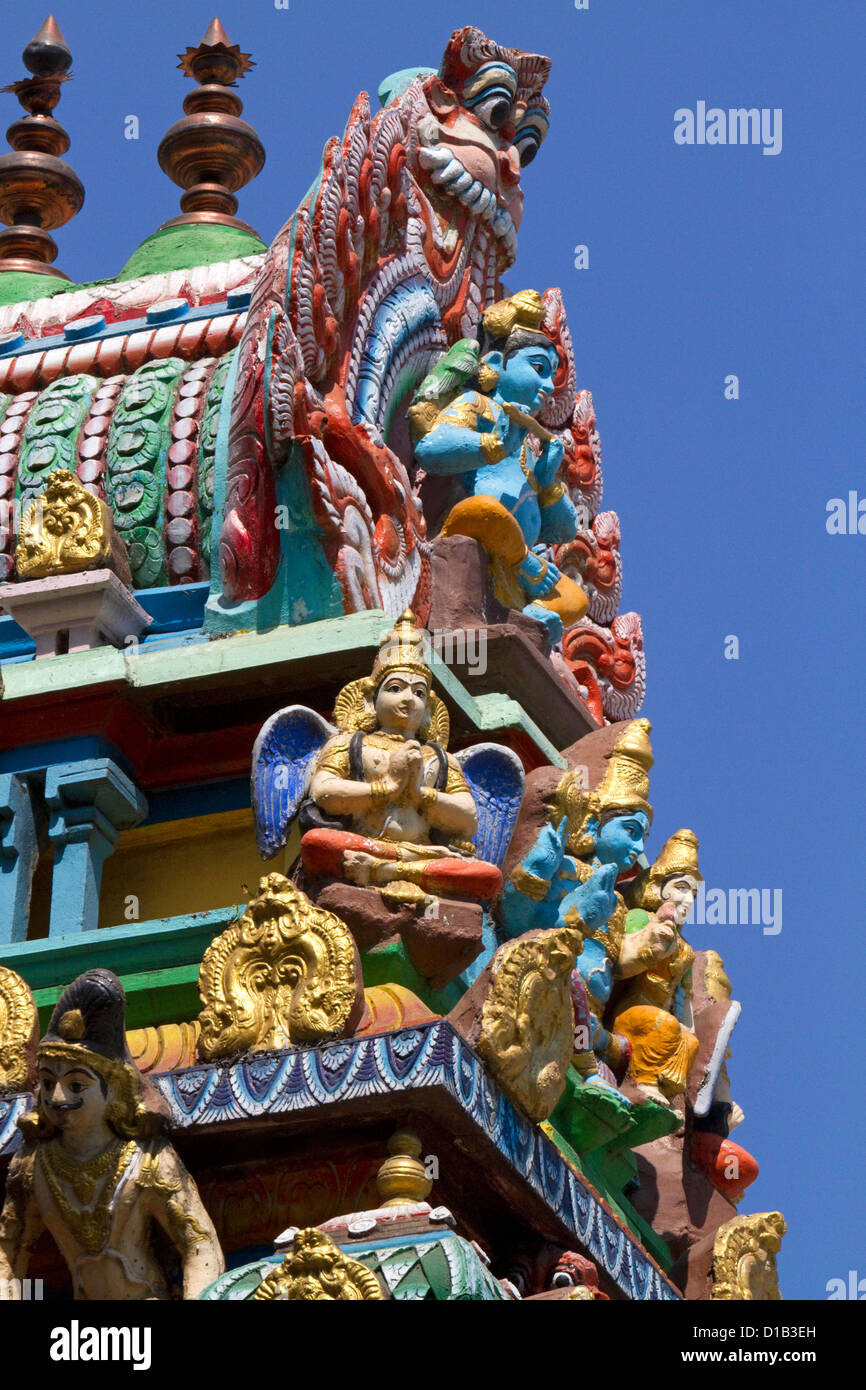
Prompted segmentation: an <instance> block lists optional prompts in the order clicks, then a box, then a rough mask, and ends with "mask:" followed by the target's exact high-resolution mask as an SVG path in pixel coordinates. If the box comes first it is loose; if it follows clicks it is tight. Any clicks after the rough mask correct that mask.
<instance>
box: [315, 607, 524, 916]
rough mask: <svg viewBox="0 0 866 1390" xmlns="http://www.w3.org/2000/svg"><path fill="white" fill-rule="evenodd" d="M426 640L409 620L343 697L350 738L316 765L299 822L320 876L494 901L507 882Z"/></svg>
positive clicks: (406, 896)
mask: <svg viewBox="0 0 866 1390" xmlns="http://www.w3.org/2000/svg"><path fill="white" fill-rule="evenodd" d="M423 642H424V636H423V633H422V632H420V631H419V630H418V629H417V628H416V627H415V622H414V618H413V615H412V613H411V612H409V611H407V612H406V613H404V614H403V617H402V618H401V619H400V621H399V622H398V623H397V625H396V626H395V627H394V628H393V629H392V631H391V632H389V633H388V635H387V637H386V638H385V641H384V643H383V645H382V647H381V649H380V651H379V654H378V656H377V658H376V662H375V665H374V667H373V672H372V675H371V677H369V678H368V679H365V680H359V681H352V682H351V684H350V685H347V686H345V687H344V689H343V690H342V691H341V692H340V695H339V696H338V698H337V704H336V707H335V711H334V718H335V721H336V723H337V726H338V728H339V730H340V732H339V733H337V734H336V735H335V736H334V737H332V738H329V739H328V741H327V742H326V743H325V745H324V747H323V748H322V749H321V751H320V752H319V753H318V755H317V756H316V759H315V761H314V763H313V771H312V776H311V778H310V784H309V798H308V800H307V801H306V802H305V803H304V804H302V807H301V813H300V819H301V826H302V828H304V827H308V828H306V831H305V833H304V835H303V837H302V839H301V859H302V862H303V864H304V867H305V868H306V869H307V870H308V871H309V872H310V873H311V874H314V875H328V876H332V877H335V878H343V879H346V880H347V881H348V882H350V883H355V884H359V885H361V886H370V887H373V888H378V889H380V890H381V891H382V892H383V895H384V896H385V897H391V898H393V899H395V900H399V901H403V902H411V901H420V900H422V899H424V898H425V897H428V896H430V897H436V896H442V897H458V898H459V897H463V898H472V899H477V900H483V899H488V898H491V897H493V896H495V895H496V894H497V893H498V892H499V890H500V888H501V887H502V875H501V873H500V871H499V869H498V868H497V867H496V866H495V864H489V863H487V862H485V861H484V860H483V859H479V858H478V857H477V855H476V853H475V849H474V847H473V844H472V838H471V837H472V836H473V835H474V834H475V831H476V828H477V815H476V810H475V802H474V800H473V796H472V792H471V791H470V788H469V784H468V783H467V781H466V778H465V777H464V775H463V772H462V770H461V768H460V765H459V763H458V762H457V760H456V759H455V758H453V757H452V756H451V755H450V754H448V753H447V752H446V751H445V746H446V745H447V741H448V714H447V710H446V709H445V706H444V704H443V703H442V701H441V700H440V699H439V697H438V696H437V695H436V694H435V693H434V691H433V689H432V683H433V677H432V673H431V671H430V669H429V667H428V666H427V664H426V662H425V660H424V646H423Z"/></svg>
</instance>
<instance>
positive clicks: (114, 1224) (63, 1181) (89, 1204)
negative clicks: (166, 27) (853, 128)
mask: <svg viewBox="0 0 866 1390" xmlns="http://www.w3.org/2000/svg"><path fill="white" fill-rule="evenodd" d="M125 1012H126V999H125V996H124V993H123V988H122V986H121V983H120V981H119V980H118V979H117V977H116V976H115V975H112V973H111V971H109V970H89V971H87V973H86V974H84V975H80V976H79V977H78V979H77V980H75V981H74V982H73V983H72V984H71V985H70V986H69V988H68V989H66V990H65V991H64V993H63V994H62V995H61V997H60V999H59V1001H58V1003H57V1006H56V1008H55V1010H54V1013H53V1014H52V1017H51V1022H50V1024H49V1026H48V1032H47V1033H46V1034H45V1036H44V1038H43V1039H42V1041H41V1043H40V1045H39V1052H38V1055H37V1078H38V1080H37V1090H36V1111H35V1112H34V1113H32V1114H29V1115H24V1116H22V1118H21V1119H20V1120H19V1122H18V1125H19V1128H20V1129H21V1131H22V1133H23V1135H24V1139H25V1143H24V1145H23V1147H22V1148H21V1149H19V1150H18V1152H17V1153H16V1154H15V1156H14V1158H13V1159H12V1162H11V1164H10V1167H9V1175H8V1178H7V1182H6V1202H5V1205H4V1207H3V1212H2V1215H0V1291H2V1289H3V1288H6V1289H7V1290H10V1289H11V1290H13V1291H14V1289H15V1287H16V1284H15V1282H14V1281H16V1280H21V1279H23V1278H25V1276H26V1273H27V1265H28V1262H29V1257H30V1251H31V1249H32V1247H33V1244H34V1242H35V1241H36V1239H37V1238H38V1236H39V1235H40V1233H41V1231H42V1230H43V1228H47V1229H48V1231H50V1233H51V1235H52V1236H53V1237H54V1240H55V1241H56V1243H57V1246H58V1248H59V1250H60V1253H61V1254H62V1256H63V1258H64V1260H65V1261H66V1263H67V1265H68V1266H69V1271H70V1274H71V1275H72V1284H73V1291H74V1297H75V1298H76V1299H84V1300H105V1299H123V1300H133V1301H134V1300H142V1299H168V1298H170V1297H171V1296H172V1295H171V1292H170V1286H169V1279H168V1277H167V1270H166V1268H165V1267H164V1264H163V1259H162V1257H161V1256H160V1254H159V1253H158V1247H157V1245H156V1244H155V1243H154V1241H153V1234H154V1229H153V1228H154V1226H159V1227H161V1228H162V1230H163V1231H164V1233H165V1235H166V1236H167V1237H168V1241H169V1242H170V1244H172V1245H174V1247H175V1248H176V1250H177V1252H178V1255H179V1257H180V1263H181V1266H182V1275H183V1297H184V1298H185V1299H192V1298H197V1297H198V1295H199V1293H200V1292H201V1290H202V1289H203V1288H205V1286H206V1285H207V1284H209V1283H210V1282H211V1280H212V1279H214V1278H216V1276H217V1275H218V1274H220V1273H222V1271H223V1269H224V1267H225V1265H224V1261H223V1256H222V1251H221V1250H220V1247H219V1242H218V1240H217V1235H216V1231H215V1230H214V1227H213V1224H212V1222H211V1220H210V1217H209V1216H208V1214H207V1212H206V1211H205V1209H204V1206H203V1205H202V1201H201V1198H200V1197H199V1194H198V1190H197V1188H196V1185H195V1183H194V1182H193V1180H192V1178H191V1177H190V1175H189V1173H188V1172H187V1171H186V1169H185V1168H184V1166H183V1164H182V1163H181V1161H180V1159H179V1158H178V1156H177V1154H176V1153H175V1151H174V1149H173V1148H172V1147H171V1145H170V1144H169V1142H168V1140H167V1138H166V1137H165V1135H164V1134H163V1132H162V1131H163V1129H164V1121H163V1119H162V1116H160V1115H159V1114H157V1113H154V1112H152V1111H150V1110H148V1109H147V1108H146V1107H145V1105H144V1104H143V1103H142V1081H141V1076H140V1075H139V1072H138V1070H137V1068H136V1067H135V1064H134V1063H133V1061H132V1058H131V1057H130V1054H129V1050H128V1048H127V1045H126V1034H125V1031H124V1016H125ZM0 1296H2V1292H0ZM9 1296H10V1297H13V1296H14V1293H11V1294H9Z"/></svg>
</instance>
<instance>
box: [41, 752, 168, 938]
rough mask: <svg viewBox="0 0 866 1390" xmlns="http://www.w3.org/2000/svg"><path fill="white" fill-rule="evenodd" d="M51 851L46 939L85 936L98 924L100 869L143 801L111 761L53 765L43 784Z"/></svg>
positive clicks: (140, 814)
mask: <svg viewBox="0 0 866 1390" xmlns="http://www.w3.org/2000/svg"><path fill="white" fill-rule="evenodd" d="M45 805H46V808H47V810H48V814H49V822H48V838H49V839H50V840H51V842H52V844H53V845H54V872H53V875H52V881H51V922H50V926H49V936H62V935H67V934H68V932H69V930H70V929H71V930H72V931H88V930H90V929H91V928H95V927H96V923H97V921H98V919H99V889H100V884H101V881H102V866H103V864H104V862H105V860H106V859H107V858H108V856H109V855H110V854H111V852H112V850H113V849H114V846H115V845H116V843H117V840H118V836H119V835H120V832H121V830H129V829H130V828H131V827H132V826H134V825H138V823H139V821H141V820H143V819H144V817H145V815H146V814H147V801H146V800H145V798H144V797H143V796H142V794H141V792H140V791H139V790H138V788H137V787H136V786H135V783H134V782H132V781H131V780H130V779H129V778H128V777H127V776H126V773H125V772H123V771H122V770H121V769H120V768H119V767H118V766H117V764H116V763H115V762H114V761H113V760H112V759H111V758H88V759H86V760H85V761H84V762H72V763H55V764H53V765H52V766H51V767H49V768H48V771H47V776H46V779H45Z"/></svg>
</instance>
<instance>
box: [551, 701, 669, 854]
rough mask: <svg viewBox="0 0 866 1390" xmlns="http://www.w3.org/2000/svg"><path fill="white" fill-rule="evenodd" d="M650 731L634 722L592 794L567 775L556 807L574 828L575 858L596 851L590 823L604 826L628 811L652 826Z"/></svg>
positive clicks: (643, 721) (644, 723) (644, 722)
mask: <svg viewBox="0 0 866 1390" xmlns="http://www.w3.org/2000/svg"><path fill="white" fill-rule="evenodd" d="M651 729H652V725H651V724H650V722H649V720H648V719H633V720H632V721H631V723H630V724H629V725H628V726H627V727H626V728H625V729H624V730H623V732H622V734H621V735H620V737H619V739H618V740H617V742H616V744H615V745H614V747H613V751H612V752H611V753H610V754H608V758H607V766H606V768H605V771H604V776H603V777H602V779H601V781H600V782H599V783H598V785H597V786H595V787H593V788H592V790H591V791H586V790H585V789H584V788H583V787H581V784H580V782H579V780H578V779H577V776H576V774H575V773H573V772H569V773H566V775H565V777H564V778H563V779H562V781H561V782H560V784H559V787H558V788H557V795H556V807H557V810H558V811H559V813H560V814H562V815H566V816H568V818H569V821H570V823H571V825H572V826H573V827H574V828H573V829H572V830H571V832H570V834H569V846H570V848H571V852H572V853H573V854H577V855H583V854H587V853H589V852H590V851H591V850H592V849H593V848H594V846H595V834H594V832H590V831H589V830H588V826H589V822H590V821H599V822H603V821H605V820H610V819H611V817H613V816H616V815H625V814H626V813H627V812H629V811H643V812H644V813H645V814H646V815H647V816H648V817H649V819H650V822H652V817H653V811H652V807H651V806H650V804H649V801H648V800H647V797H648V796H649V771H650V768H651V767H652V765H653V750H652V745H651V744H650V740H649V735H650V731H651Z"/></svg>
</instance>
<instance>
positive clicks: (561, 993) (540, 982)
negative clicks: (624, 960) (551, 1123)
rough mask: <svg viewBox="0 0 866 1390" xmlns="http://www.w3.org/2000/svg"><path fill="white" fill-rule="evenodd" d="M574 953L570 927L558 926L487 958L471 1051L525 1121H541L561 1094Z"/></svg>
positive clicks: (576, 942)
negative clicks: (485, 988)
mask: <svg viewBox="0 0 866 1390" xmlns="http://www.w3.org/2000/svg"><path fill="white" fill-rule="evenodd" d="M582 947H583V935H582V933H581V932H580V931H579V930H578V929H577V928H575V927H559V928H557V929H556V930H555V931H553V930H551V931H545V932H542V933H539V935H538V936H534V937H529V936H524V937H520V938H519V939H518V940H517V941H512V942H509V943H508V944H507V945H505V946H502V947H500V949H499V951H498V952H497V953H496V956H495V958H494V962H493V971H492V976H493V978H492V981H491V986H490V991H489V993H488V995H487V998H486V1000H485V1001H484V1007H483V1010H482V1014H481V1034H480V1037H479V1039H478V1051H479V1052H480V1054H481V1056H482V1057H483V1058H484V1060H485V1061H486V1062H487V1064H488V1065H489V1067H490V1070H491V1072H492V1073H493V1075H494V1077H495V1078H496V1080H497V1081H498V1082H499V1084H500V1086H501V1087H502V1089H503V1091H504V1092H505V1094H506V1095H507V1096H508V1098H509V1100H513V1101H515V1102H516V1103H517V1104H518V1105H519V1106H520V1107H521V1109H523V1110H525V1111H526V1114H527V1115H529V1117H530V1118H531V1119H533V1120H546V1119H547V1117H548V1116H549V1115H551V1114H552V1113H553V1111H554V1110H555V1108H556V1105H557V1102H558V1101H559V1098H560V1096H561V1095H562V1092H563V1090H564V1089H565V1079H566V1076H567V1075H568V1068H569V1066H570V1065H571V1058H572V1054H573V1052H574V1009H573V1006H572V1002H571V990H570V982H571V972H572V970H573V969H574V966H575V961H576V959H577V957H578V955H579V954H580V951H581V949H582Z"/></svg>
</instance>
